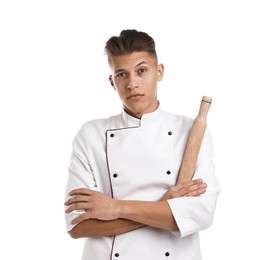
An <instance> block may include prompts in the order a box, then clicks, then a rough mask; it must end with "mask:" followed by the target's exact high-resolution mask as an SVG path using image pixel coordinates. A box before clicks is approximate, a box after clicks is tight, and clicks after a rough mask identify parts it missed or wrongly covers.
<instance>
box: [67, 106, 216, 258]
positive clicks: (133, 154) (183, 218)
mask: <svg viewBox="0 0 272 260" xmlns="http://www.w3.org/2000/svg"><path fill="white" fill-rule="evenodd" d="M192 123H193V119H191V118H188V117H185V116H181V115H174V114H171V113H169V112H166V111H164V110H163V109H162V108H161V106H159V107H158V108H157V110H155V111H154V112H152V113H148V114H145V115H143V116H142V118H141V119H137V118H134V117H132V116H130V115H129V114H127V113H126V112H125V111H122V113H121V114H120V115H116V116H112V117H109V118H106V119H96V120H92V121H89V122H86V123H85V124H84V125H83V126H82V127H81V129H80V130H79V132H78V133H77V135H76V137H75V139H74V141H73V150H72V155H71V162H70V167H69V177H68V181H67V187H66V194H68V192H69V191H71V190H73V189H75V188H82V187H84V188H89V189H93V190H97V191H100V192H103V193H104V194H106V195H108V196H110V197H113V198H114V199H118V200H145V201H157V200H159V199H160V198H161V197H162V196H163V194H164V193H165V192H166V191H167V190H168V189H169V187H171V186H174V185H175V183H176V180H177V176H178V171H179V168H180V165H181V161H182V156H183V152H184V149H185V146H186V142H187V138H188V135H189V132H190V129H191V127H192ZM213 157H214V151H213V146H212V141H211V137H210V133H209V130H208V128H207V129H206V132H205V135H204V138H203V142H202V145H201V149H200V152H199V156H198V160H197V168H196V171H195V175H194V179H197V178H201V179H203V180H204V182H206V183H207V191H206V192H205V193H204V194H203V195H201V196H199V197H180V198H175V199H171V200H168V204H169V206H170V208H171V211H172V214H173V216H174V218H175V220H176V222H177V225H178V228H179V230H178V231H168V230H163V229H159V228H154V227H150V226H146V227H143V228H139V229H137V230H134V231H131V232H127V233H124V234H121V235H116V236H111V237H98V238H86V240H85V245H84V249H83V254H82V259H83V260H109V259H118V260H119V259H124V260H139V259H143V260H165V259H167V260H168V259H174V260H200V259H201V252H200V243H199V233H198V232H199V231H200V230H203V229H206V228H208V227H209V226H210V225H211V223H212V221H213V216H214V211H215V207H216V201H217V196H218V194H219V192H220V186H219V184H218V181H217V179H216V177H215V175H214V170H215V167H214V163H213ZM66 199H68V195H66ZM81 213H82V211H80V210H79V211H73V212H71V213H69V214H66V216H65V218H66V223H67V230H68V231H69V230H71V229H72V228H73V226H72V225H71V223H70V222H71V220H72V219H74V218H75V217H76V216H78V215H79V214H81Z"/></svg>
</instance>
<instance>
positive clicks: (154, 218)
mask: <svg viewBox="0 0 272 260" xmlns="http://www.w3.org/2000/svg"><path fill="white" fill-rule="evenodd" d="M117 215H118V217H119V218H125V219H129V220H132V221H135V222H138V223H142V224H144V225H148V226H152V227H157V228H161V229H167V230H177V229H178V226H177V223H176V221H175V219H174V216H173V214H172V211H171V209H170V207H169V205H168V202H167V201H157V202H153V201H152V202H151V201H129V200H120V201H118V206H117Z"/></svg>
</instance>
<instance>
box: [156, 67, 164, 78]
mask: <svg viewBox="0 0 272 260" xmlns="http://www.w3.org/2000/svg"><path fill="white" fill-rule="evenodd" d="M157 73H158V81H161V80H162V78H163V75H164V65H163V64H159V65H158V67H157Z"/></svg>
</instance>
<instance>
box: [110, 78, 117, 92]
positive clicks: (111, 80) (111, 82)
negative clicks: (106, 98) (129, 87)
mask: <svg viewBox="0 0 272 260" xmlns="http://www.w3.org/2000/svg"><path fill="white" fill-rule="evenodd" d="M109 81H110V84H111V86H112V87H113V89H114V90H116V88H115V86H114V83H113V79H112V75H109Z"/></svg>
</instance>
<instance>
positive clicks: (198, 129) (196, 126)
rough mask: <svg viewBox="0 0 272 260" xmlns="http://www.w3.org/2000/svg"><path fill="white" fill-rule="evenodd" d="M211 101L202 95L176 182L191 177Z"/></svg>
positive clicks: (181, 181) (184, 180) (188, 179)
mask: <svg viewBox="0 0 272 260" xmlns="http://www.w3.org/2000/svg"><path fill="white" fill-rule="evenodd" d="M211 103H212V98H210V97H207V96H204V97H203V98H202V100H201V104H200V109H199V113H198V115H197V117H196V118H195V120H194V122H193V125H192V128H191V130H190V133H189V137H188V141H187V144H186V147H185V151H184V155H183V159H182V163H181V166H180V170H179V175H178V180H177V184H181V183H183V182H187V181H190V180H191V179H192V178H193V175H194V172H195V169H196V161H197V157H198V153H199V150H200V146H201V143H202V140H203V137H204V133H205V130H206V125H207V114H208V112H209V108H210V106H211Z"/></svg>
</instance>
